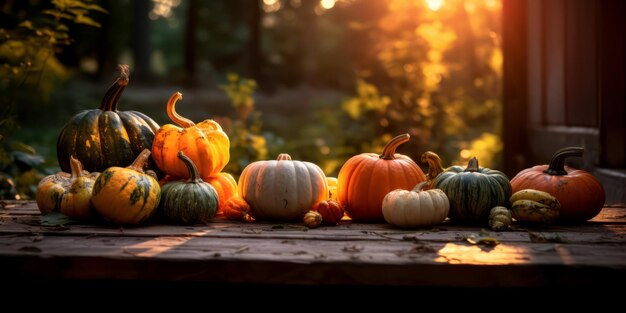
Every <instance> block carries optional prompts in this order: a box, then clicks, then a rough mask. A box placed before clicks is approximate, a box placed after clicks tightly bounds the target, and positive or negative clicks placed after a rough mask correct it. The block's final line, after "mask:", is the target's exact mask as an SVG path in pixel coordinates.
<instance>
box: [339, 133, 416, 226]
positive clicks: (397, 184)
mask: <svg viewBox="0 0 626 313" xmlns="http://www.w3.org/2000/svg"><path fill="white" fill-rule="evenodd" d="M409 138H410V136H409V134H404V135H400V136H397V137H395V138H393V139H391V140H390V141H389V142H388V143H387V145H386V146H385V148H384V149H383V153H382V154H380V155H378V154H375V153H362V154H359V155H357V156H353V157H352V158H350V159H349V160H348V161H347V162H346V163H345V164H344V165H343V166H342V167H341V170H340V171H339V176H338V177H337V180H338V182H337V197H338V199H339V203H340V204H341V205H342V206H343V207H344V209H345V210H346V211H347V212H348V214H349V215H350V216H351V217H352V219H353V220H355V221H357V222H384V221H385V219H384V218H383V212H382V203H383V199H384V198H385V196H386V195H387V194H388V193H389V192H390V191H392V190H395V189H405V190H411V189H413V187H414V186H415V185H417V184H418V183H419V182H423V181H425V180H426V177H425V176H424V173H423V172H422V170H421V169H420V168H419V166H417V164H415V162H413V160H411V158H409V157H408V156H406V155H402V154H399V153H395V152H396V148H398V146H399V145H401V144H402V143H405V142H407V141H409Z"/></svg>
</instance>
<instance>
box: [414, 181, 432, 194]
mask: <svg viewBox="0 0 626 313" xmlns="http://www.w3.org/2000/svg"><path fill="white" fill-rule="evenodd" d="M427 185H428V181H423V182H421V183H419V184H417V185H415V187H413V190H411V191H413V192H421V191H422V189H423V188H424V186H427Z"/></svg>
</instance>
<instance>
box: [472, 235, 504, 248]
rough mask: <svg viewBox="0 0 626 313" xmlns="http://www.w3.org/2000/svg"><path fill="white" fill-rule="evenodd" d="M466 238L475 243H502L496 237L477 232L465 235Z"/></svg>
mask: <svg viewBox="0 0 626 313" xmlns="http://www.w3.org/2000/svg"><path fill="white" fill-rule="evenodd" d="M465 240H466V241H467V242H469V243H471V244H473V245H486V246H495V245H499V244H500V241H498V239H496V238H495V237H487V236H479V235H476V234H471V235H469V236H467V237H465Z"/></svg>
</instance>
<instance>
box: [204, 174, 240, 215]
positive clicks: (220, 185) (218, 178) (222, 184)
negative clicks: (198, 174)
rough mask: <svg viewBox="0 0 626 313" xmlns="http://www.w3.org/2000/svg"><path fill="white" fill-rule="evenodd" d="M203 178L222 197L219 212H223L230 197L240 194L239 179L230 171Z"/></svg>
mask: <svg viewBox="0 0 626 313" xmlns="http://www.w3.org/2000/svg"><path fill="white" fill-rule="evenodd" d="M203 180H204V181H205V182H207V183H209V184H210V185H211V186H213V188H215V190H216V191H217V195H218V198H219V199H220V206H219V209H218V211H217V214H220V213H222V211H223V208H224V205H225V204H226V202H227V201H228V200H229V199H230V198H232V197H233V196H236V195H238V194H239V193H238V191H237V181H236V180H235V178H233V176H232V175H230V174H228V173H225V172H221V173H219V174H217V175H215V176H211V177H207V178H203Z"/></svg>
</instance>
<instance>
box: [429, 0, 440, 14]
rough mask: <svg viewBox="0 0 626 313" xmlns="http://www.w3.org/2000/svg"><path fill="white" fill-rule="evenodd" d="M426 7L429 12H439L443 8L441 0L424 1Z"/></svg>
mask: <svg viewBox="0 0 626 313" xmlns="http://www.w3.org/2000/svg"><path fill="white" fill-rule="evenodd" d="M425 1H426V5H427V6H428V8H429V9H430V10H431V11H435V12H436V11H439V9H441V7H442V6H443V0H425Z"/></svg>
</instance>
